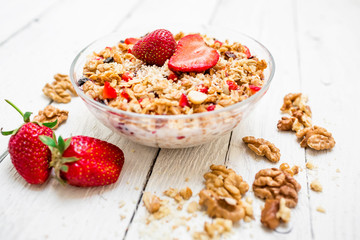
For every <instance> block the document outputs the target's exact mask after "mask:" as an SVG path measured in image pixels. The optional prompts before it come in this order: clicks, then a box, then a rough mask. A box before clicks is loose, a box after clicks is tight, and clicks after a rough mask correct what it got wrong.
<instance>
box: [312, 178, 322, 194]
mask: <svg viewBox="0 0 360 240" xmlns="http://www.w3.org/2000/svg"><path fill="white" fill-rule="evenodd" d="M310 188H311V190H313V191H315V192H322V190H323V188H322V185H321V183H320V182H319V180H314V181H312V182H311V183H310Z"/></svg>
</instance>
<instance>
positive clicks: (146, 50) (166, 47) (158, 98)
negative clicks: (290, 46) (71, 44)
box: [78, 29, 267, 115]
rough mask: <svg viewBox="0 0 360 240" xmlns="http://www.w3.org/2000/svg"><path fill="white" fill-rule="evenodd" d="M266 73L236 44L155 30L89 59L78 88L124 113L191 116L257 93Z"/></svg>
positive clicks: (263, 63)
mask: <svg viewBox="0 0 360 240" xmlns="http://www.w3.org/2000/svg"><path fill="white" fill-rule="evenodd" d="M266 68H267V63H266V61H265V60H259V59H258V58H257V57H256V56H253V55H251V53H250V50H249V49H248V48H247V47H246V46H245V45H242V44H241V43H239V42H233V43H230V42H229V41H225V42H220V41H218V40H216V39H215V38H213V37H208V36H206V35H200V34H188V35H185V34H184V33H182V32H180V33H178V34H176V35H175V36H173V35H172V34H171V33H170V32H169V31H167V30H164V29H159V30H156V31H154V32H152V33H149V34H147V35H146V36H144V37H142V38H139V39H138V38H127V39H125V41H120V42H119V43H118V44H117V45H115V46H111V47H105V48H104V49H103V50H101V51H100V52H97V53H96V52H94V53H93V54H92V55H90V56H88V59H87V61H86V63H85V66H84V68H83V76H84V77H83V78H81V79H80V80H79V81H78V85H79V86H80V87H81V88H82V89H83V91H84V93H85V94H86V95H88V96H89V97H91V98H93V99H94V100H96V101H99V102H101V103H103V104H106V105H108V106H110V107H113V108H117V109H121V110H124V111H128V112H135V113H142V114H150V115H180V114H193V113H201V112H208V111H213V110H216V109H220V108H223V107H227V106H230V105H232V104H235V103H238V102H241V101H243V100H244V99H246V98H248V97H250V96H251V95H253V94H255V93H256V92H257V91H259V90H260V89H261V88H262V86H263V84H264V81H263V80H264V73H263V71H264V69H266Z"/></svg>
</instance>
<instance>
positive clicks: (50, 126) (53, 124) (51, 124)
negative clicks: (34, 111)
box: [42, 119, 58, 128]
mask: <svg viewBox="0 0 360 240" xmlns="http://www.w3.org/2000/svg"><path fill="white" fill-rule="evenodd" d="M57 123H58V120H57V119H56V120H55V121H54V122H47V123H42V125H44V126H45V127H48V128H53V127H55V126H56V124H57Z"/></svg>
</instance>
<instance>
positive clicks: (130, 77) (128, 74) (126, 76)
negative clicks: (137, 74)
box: [121, 72, 134, 82]
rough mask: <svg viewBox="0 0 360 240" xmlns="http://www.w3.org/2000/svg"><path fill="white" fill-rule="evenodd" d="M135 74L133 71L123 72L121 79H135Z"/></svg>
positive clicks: (126, 80)
mask: <svg viewBox="0 0 360 240" xmlns="http://www.w3.org/2000/svg"><path fill="white" fill-rule="evenodd" d="M133 76H134V74H133V73H131V72H125V73H123V75H121V79H122V80H124V81H125V82H128V81H130V80H132V79H133Z"/></svg>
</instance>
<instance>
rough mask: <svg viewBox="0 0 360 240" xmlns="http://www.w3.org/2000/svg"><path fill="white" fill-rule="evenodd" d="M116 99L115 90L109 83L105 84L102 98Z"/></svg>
mask: <svg viewBox="0 0 360 240" xmlns="http://www.w3.org/2000/svg"><path fill="white" fill-rule="evenodd" d="M116 97H117V93H116V90H115V88H113V87H112V86H110V83H109V82H105V85H104V90H103V98H104V99H108V98H116Z"/></svg>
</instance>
